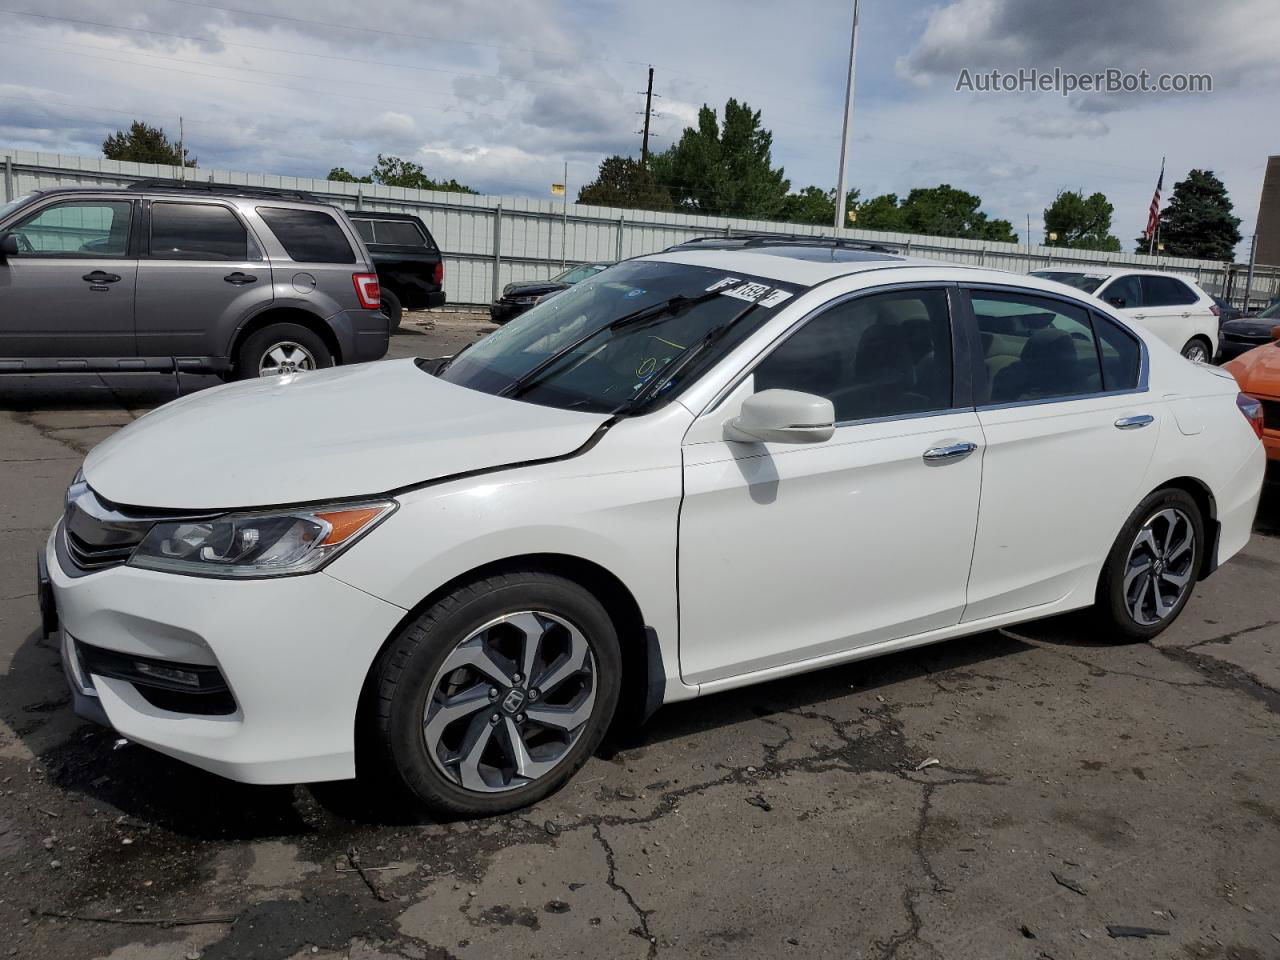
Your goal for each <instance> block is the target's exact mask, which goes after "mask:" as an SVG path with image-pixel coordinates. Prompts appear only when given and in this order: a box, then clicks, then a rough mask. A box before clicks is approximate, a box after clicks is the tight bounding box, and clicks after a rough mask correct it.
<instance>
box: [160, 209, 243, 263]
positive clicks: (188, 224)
mask: <svg viewBox="0 0 1280 960" xmlns="http://www.w3.org/2000/svg"><path fill="white" fill-rule="evenodd" d="M151 256H152V257H153V258H155V259H158V260H240V261H243V260H246V259H248V258H249V234H248V232H247V231H246V230H245V228H244V224H242V223H241V222H240V221H239V219H237V217H236V215H235V214H234V213H232V212H231V211H230V210H228V209H227V208H226V207H222V206H218V205H217V204H212V203H167V202H162V201H157V202H155V203H153V204H151Z"/></svg>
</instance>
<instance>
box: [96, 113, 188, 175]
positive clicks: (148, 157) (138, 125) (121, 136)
mask: <svg viewBox="0 0 1280 960" xmlns="http://www.w3.org/2000/svg"><path fill="white" fill-rule="evenodd" d="M184 152H185V149H183V150H180V149H179V147H178V144H177V143H175V142H173V141H171V140H170V139H169V138H168V137H166V136H165V135H164V129H163V128H162V127H152V126H149V125H148V124H145V123H143V122H142V121H141V120H135V121H133V123H132V124H130V125H129V132H128V133H125V132H124V131H123V130H117V131H116V132H115V133H113V134H111V135H110V136H108V137H107V139H105V140H103V141H102V155H103V156H104V157H106V158H107V159H108V160H130V161H132V162H134V163H163V164H168V165H169V166H171V167H176V166H179V165H181V164H182V153H184ZM196 165H197V164H196V158H195V157H192V156H187V158H186V166H188V167H194V166H196Z"/></svg>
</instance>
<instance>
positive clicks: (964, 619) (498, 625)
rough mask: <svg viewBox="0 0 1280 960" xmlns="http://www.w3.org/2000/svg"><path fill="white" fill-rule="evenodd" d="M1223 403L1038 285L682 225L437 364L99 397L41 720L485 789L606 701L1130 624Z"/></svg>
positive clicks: (1148, 339) (526, 777)
mask: <svg viewBox="0 0 1280 960" xmlns="http://www.w3.org/2000/svg"><path fill="white" fill-rule="evenodd" d="M1258 406H1259V405H1258V404H1257V403H1256V402H1255V401H1252V400H1250V399H1248V398H1244V397H1242V396H1241V395H1240V392H1239V388H1238V387H1237V385H1236V383H1235V381H1234V380H1233V379H1232V378H1231V377H1230V375H1229V374H1227V373H1226V372H1225V371H1223V370H1221V369H1220V368H1216V367H1210V366H1207V365H1203V364H1189V363H1186V362H1184V361H1183V360H1182V359H1181V358H1180V357H1179V356H1178V354H1177V353H1176V352H1174V351H1172V350H1171V349H1170V348H1169V347H1168V346H1167V345H1166V344H1164V343H1163V342H1162V341H1161V340H1159V339H1158V338H1157V337H1155V336H1154V335H1153V334H1151V333H1149V332H1146V331H1145V330H1143V329H1141V328H1138V327H1135V326H1131V325H1130V324H1129V323H1128V322H1127V321H1126V320H1125V319H1124V318H1123V317H1122V316H1121V315H1120V314H1119V313H1118V312H1117V311H1115V310H1113V309H1111V308H1109V307H1107V306H1106V305H1105V304H1103V303H1101V302H1100V301H1097V300H1094V299H1093V298H1091V297H1089V296H1087V295H1085V294H1081V293H1076V292H1074V291H1068V290H1067V289H1066V288H1064V287H1062V286H1061V285H1060V284H1055V283H1050V282H1047V281H1044V280H1039V279H1037V278H1034V277H1025V276H1017V275H1014V274H1009V273H1004V272H1000V271H995V270H988V269H981V268H976V267H960V266H952V265H947V264H944V263H939V262H937V261H930V260H915V259H911V258H907V257H902V256H896V255H894V254H890V253H885V252H881V251H878V250H873V249H865V248H861V247H859V246H858V245H856V244H852V243H847V242H833V241H827V242H823V241H821V240H810V241H808V242H795V241H791V242H786V241H780V240H762V241H761V242H759V243H758V244H754V245H751V244H749V243H740V242H737V241H725V243H724V244H723V245H717V244H715V243H711V242H704V243H700V244H697V245H696V247H695V246H692V245H688V246H678V247H673V248H671V249H669V250H667V251H666V252H663V253H660V254H656V255H653V256H647V257H640V258H637V259H634V260H629V261H626V262H624V263H620V264H618V265H616V266H614V267H611V268H609V269H608V270H606V271H603V272H601V273H600V274H598V275H597V276H596V277H595V278H594V282H591V283H584V284H580V285H578V286H577V287H574V288H573V289H570V290H567V291H565V292H563V293H561V294H559V295H558V296H556V297H553V298H551V299H550V300H547V301H545V302H543V303H541V304H539V305H538V306H536V307H535V308H534V309H532V310H531V311H529V312H528V313H527V314H526V315H524V316H523V317H521V318H519V319H518V320H517V321H516V322H514V323H512V324H509V325H507V326H505V327H503V328H502V329H501V330H498V331H496V332H494V333H492V334H490V335H489V336H488V337H486V338H484V339H483V340H480V341H479V342H477V343H475V344H474V345H473V346H471V347H470V348H469V349H468V350H466V352H464V353H460V354H458V355H457V356H455V357H454V358H452V359H451V360H412V359H404V360H393V361H389V362H386V363H380V364H377V365H367V366H365V367H360V368H353V369H350V370H335V371H326V372H321V373H315V374H311V375H309V376H306V377H298V378H293V379H291V380H289V381H286V382H279V383H272V384H266V383H246V384H240V385H237V386H232V387H227V388H224V389H222V390H217V391H210V392H206V393H202V394H194V395H191V396H188V397H185V398H183V399H180V400H177V401H175V402H173V403H170V404H169V405H167V406H165V407H163V408H162V409H161V410H160V412H158V413H156V414H153V415H150V416H147V417H143V418H141V419H139V420H137V421H135V422H133V423H132V424H130V425H129V426H127V427H125V428H124V429H123V430H121V431H120V432H118V433H116V434H115V435H114V436H112V437H111V438H110V439H108V440H106V441H105V442H104V443H102V444H101V445H99V446H98V447H96V448H95V449H94V450H93V451H92V452H91V453H90V454H89V456H88V457H87V458H86V460H85V462H84V465H83V469H82V471H81V473H80V475H79V476H77V477H76V479H75V481H74V482H73V483H72V485H71V487H70V489H69V490H68V492H67V500H66V512H65V515H64V517H63V519H62V520H61V521H59V523H58V524H57V526H56V527H55V529H54V530H53V532H52V534H51V536H50V537H49V540H48V544H47V547H46V548H45V550H44V551H43V552H42V553H41V562H42V563H43V564H45V569H44V570H43V571H42V574H41V576H42V580H41V582H42V583H43V584H44V585H43V586H42V587H41V596H42V597H43V598H44V608H45V609H46V611H47V612H48V614H49V619H50V621H51V622H50V626H55V625H56V626H57V627H58V630H59V633H58V635H59V638H60V644H61V650H62V653H63V657H64V660H65V663H66V668H67V673H68V676H69V678H70V684H71V689H72V697H73V702H74V706H75V709H76V710H77V711H80V712H81V713H82V714H83V715H85V716H89V717H94V718H96V719H97V720H99V721H101V722H104V723H109V724H110V725H112V726H113V727H115V728H116V730H117V731H119V734H120V735H121V736H123V737H127V738H128V739H130V740H131V741H134V742H136V743H140V744H144V745H147V746H150V747H153V748H154V749H156V750H159V751H161V752H163V753H167V754H169V755H171V756H174V757H178V758H181V759H183V760H185V761H187V762H190V763H193V764H195V765H197V766H199V767H202V768H204V769H206V770H211V771H214V772H216V773H219V774H222V775H223V776H226V777H230V778H233V779H236V780H242V781H247V782H252V783H292V782H297V781H311V780H335V779H342V778H349V777H352V776H353V775H354V774H355V773H356V770H357V752H359V758H360V759H359V767H360V769H361V770H379V769H380V770H383V771H386V772H387V773H388V774H389V775H390V777H391V778H392V779H391V780H390V781H383V782H393V783H399V784H400V785H402V786H404V787H405V788H407V789H408V790H409V791H410V792H411V793H412V794H413V795H415V796H416V797H417V798H418V799H419V800H420V801H421V802H422V803H423V804H425V805H426V806H427V807H429V808H431V809H432V810H434V811H436V812H447V813H450V814H453V815H459V814H461V815H477V814H488V813H494V812H497V811H503V810H510V809H513V808H516V807H520V806H523V805H525V804H528V803H531V802H533V801H535V800H537V799H539V798H541V797H544V796H546V795H547V794H548V793H550V792H551V791H552V790H554V789H555V788H556V787H558V786H559V785H561V784H563V783H564V782H565V781H566V780H567V779H568V778H569V777H570V776H571V775H572V774H573V772H574V771H575V770H576V769H577V768H578V767H580V766H581V765H582V763H583V762H584V761H585V760H586V759H587V757H588V756H589V755H590V754H591V752H592V751H593V750H594V749H595V748H596V747H597V745H598V744H599V743H600V742H601V738H602V737H603V736H604V732H605V729H606V727H608V726H609V724H610V722H611V719H612V718H613V717H614V715H615V712H617V711H619V710H622V711H624V715H625V716H627V717H629V718H630V717H633V716H634V717H643V716H647V715H648V714H649V713H651V712H652V711H653V710H654V709H656V708H657V707H658V706H659V705H661V704H663V703H668V702H672V701H677V700H685V699H688V698H692V697H697V696H700V695H703V694H708V693H714V692H718V691H722V690H728V689H731V688H734V687H739V686H743V685H746V684H752V683H758V682H761V681H765V680H771V679H773V678H776V677H782V676H786V675H789V674H796V673H800V672H803V671H807V670H814V669H817V668H820V667H825V666H829V665H832V664H837V663H842V662H846V661H850V660H857V659H860V658H864V657H870V656H875V655H877V654H881V653H887V652H890V651H897V650H902V649H905V648H908V647H913V646H917V645H921V644H928V643H934V642H937V641H942V640H946V639H949V638H952V637H959V636H964V635H968V634H975V633H979V632H983V631H989V630H992V629H995V628H999V627H1002V626H1005V625H1009V624H1016V623H1019V622H1022V621H1026V620H1032V619H1039V618H1041V617H1046V616H1049V615H1052V614H1057V613H1062V612H1064V611H1068V610H1074V609H1077V608H1082V607H1089V606H1093V608H1094V615H1095V617H1096V619H1097V622H1098V624H1099V627H1098V632H1097V633H1096V634H1095V635H1094V636H1095V637H1096V638H1097V639H1106V640H1112V641H1143V640H1147V639H1150V638H1151V637H1154V636H1156V635H1157V634H1159V633H1160V632H1161V631H1162V630H1164V629H1165V628H1166V627H1168V626H1169V625H1170V624H1171V623H1172V622H1173V621H1174V620H1175V619H1176V618H1177V617H1178V615H1179V614H1180V613H1181V612H1182V610H1183V609H1184V607H1185V606H1186V604H1187V602H1188V600H1189V598H1190V596H1191V592H1192V588H1193V587H1194V585H1195V583H1196V581H1198V580H1200V579H1202V578H1203V577H1206V576H1208V575H1210V574H1211V573H1212V572H1213V571H1214V570H1215V569H1216V568H1217V567H1218V565H1219V564H1221V563H1223V562H1225V561H1226V560H1227V559H1229V558H1230V557H1232V556H1233V555H1234V554H1236V553H1237V552H1238V551H1239V550H1240V549H1241V548H1242V547H1243V546H1244V545H1245V543H1246V541H1247V540H1248V539H1249V536H1250V531H1251V527H1252V523H1253V517H1254V512H1255V509H1256V507H1257V505H1258V500H1259V494H1260V489H1261V485H1262V477H1263V471H1264V462H1265V458H1264V455H1263V450H1262V445H1261V444H1260V442H1259V434H1260V430H1261V420H1260V416H1261V414H1260V412H1259V409H1258ZM371 424H374V425H376V429H371V427H370V425H371ZM228 465H230V467H229V466H228ZM238 465H248V466H247V467H241V466H238ZM126 504H127V505H128V506H125V505H126Z"/></svg>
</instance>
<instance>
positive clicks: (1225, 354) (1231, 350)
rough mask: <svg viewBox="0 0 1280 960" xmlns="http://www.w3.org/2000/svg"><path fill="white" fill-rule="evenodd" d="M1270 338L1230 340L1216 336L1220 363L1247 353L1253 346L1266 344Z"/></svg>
mask: <svg viewBox="0 0 1280 960" xmlns="http://www.w3.org/2000/svg"><path fill="white" fill-rule="evenodd" d="M1271 342H1272V341H1270V340H1230V339H1228V338H1227V337H1225V336H1220V337H1218V356H1217V360H1218V361H1219V362H1220V363H1226V362H1227V361H1228V360H1234V359H1235V358H1236V357H1238V356H1240V355H1241V354H1244V353H1248V352H1249V351H1250V350H1252V349H1253V348H1254V347H1262V346H1266V345H1267V344H1268V343H1271Z"/></svg>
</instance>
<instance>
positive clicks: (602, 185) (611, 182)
mask: <svg viewBox="0 0 1280 960" xmlns="http://www.w3.org/2000/svg"><path fill="white" fill-rule="evenodd" d="M578 202H579V203H594V204H595V205H596V206H599V207H623V208H627V209H632V210H670V209H672V206H673V205H672V202H671V194H670V193H668V192H667V188H666V187H664V186H662V185H661V184H660V183H658V182H657V180H655V179H654V177H653V174H652V173H650V172H649V170H648V169H646V168H645V167H644V165H643V164H641V163H640V162H639V161H638V160H633V159H632V158H631V157H622V156H618V155H616V154H615V155H614V156H611V157H605V158H604V159H603V160H602V161H600V170H599V172H598V173H597V174H596V178H595V179H594V180H592V181H591V182H590V183H588V184H587V185H586V186H584V187H583V188H582V189H581V190H579V191H578Z"/></svg>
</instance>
